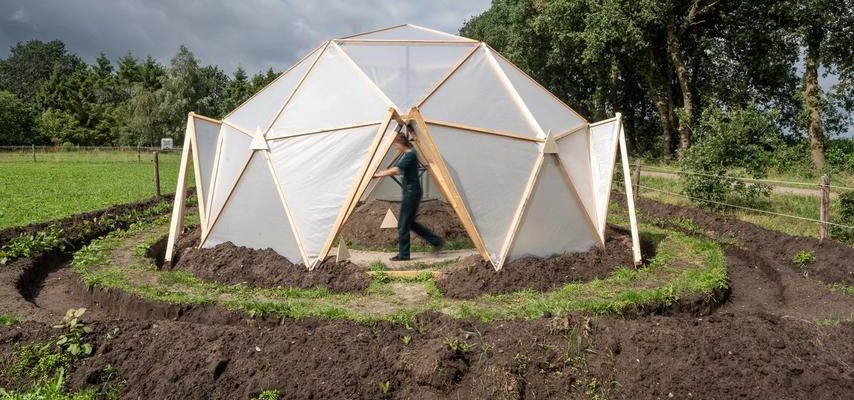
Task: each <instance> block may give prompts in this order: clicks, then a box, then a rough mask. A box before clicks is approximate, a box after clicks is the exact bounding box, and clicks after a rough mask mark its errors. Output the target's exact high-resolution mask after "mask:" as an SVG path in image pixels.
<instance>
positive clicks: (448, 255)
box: [332, 249, 477, 271]
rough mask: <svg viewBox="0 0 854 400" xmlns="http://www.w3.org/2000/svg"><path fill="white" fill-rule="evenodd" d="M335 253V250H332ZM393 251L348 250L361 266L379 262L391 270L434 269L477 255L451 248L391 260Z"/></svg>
mask: <svg viewBox="0 0 854 400" xmlns="http://www.w3.org/2000/svg"><path fill="white" fill-rule="evenodd" d="M332 254H335V251H333V252H332ZM393 255H394V253H387V252H382V251H366V250H350V261H351V262H353V263H354V264H356V265H359V266H362V267H370V266H371V264H375V263H377V262H381V263H383V264H385V266H386V268H388V269H390V270H393V271H401V270H411V269H435V268H441V267H443V266H445V265H447V264H450V263H454V262H456V261H459V260H460V259H461V258H466V257H469V256H473V255H477V250H475V249H470V250H452V251H441V252H436V253H431V252H426V253H418V252H417V253H412V254H411V259H410V260H409V261H391V260H389V258H390V257H391V256H393Z"/></svg>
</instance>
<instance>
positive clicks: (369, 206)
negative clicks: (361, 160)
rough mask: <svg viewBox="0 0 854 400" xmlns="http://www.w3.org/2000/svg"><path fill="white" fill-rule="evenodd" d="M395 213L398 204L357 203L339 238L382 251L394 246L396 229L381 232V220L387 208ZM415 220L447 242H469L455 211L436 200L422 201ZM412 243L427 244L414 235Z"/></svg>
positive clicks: (377, 201) (398, 207)
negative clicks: (381, 249)
mask: <svg viewBox="0 0 854 400" xmlns="http://www.w3.org/2000/svg"><path fill="white" fill-rule="evenodd" d="M389 208H391V211H392V212H393V213H394V216H395V218H397V213H398V212H399V211H400V203H397V202H391V201H382V200H373V201H369V202H367V203H363V204H360V205H359V207H357V208H356V211H355V212H353V215H352V216H350V219H349V220H347V224H346V225H344V231H343V234H342V237H343V238H344V239H346V240H347V241H348V243H353V244H354V245H357V246H365V247H373V248H382V247H390V246H397V230H395V229H380V225H381V224H382V221H383V218H384V217H385V214H386V212H387V211H388V209H389ZM416 219H417V220H418V222H419V223H421V224H422V225H424V226H426V227H428V228H430V230H432V231H433V232H434V233H436V234H437V235H439V236H441V237H442V238H444V239H445V240H446V241H450V242H453V241H461V240H469V237H468V234H467V233H466V230H465V228H464V227H463V225H462V223H460V219H459V218H458V217H457V214H456V213H455V212H454V209H453V208H451V206H450V205H449V204H447V203H445V202H442V201H439V200H425V201H423V202H422V203H421V205H420V206H419V207H418V214H417V216H416ZM413 237H414V239H415V241H417V242H419V243H423V244H426V242H425V241H424V240H423V239H421V238H420V237H417V236H415V235H413Z"/></svg>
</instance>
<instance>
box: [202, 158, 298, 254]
mask: <svg viewBox="0 0 854 400" xmlns="http://www.w3.org/2000/svg"><path fill="white" fill-rule="evenodd" d="M225 242H231V243H234V244H235V245H238V246H244V247H249V248H253V249H267V248H270V249H273V250H274V251H275V252H276V253H279V254H281V255H282V256H284V257H285V258H287V259H288V261H290V262H292V263H295V264H298V263H301V262H302V256H301V255H300V251H299V245H297V241H296V239H295V238H294V233H293V229H292V228H291V224H290V221H289V220H288V216H287V213H286V212H285V208H284V206H283V205H282V198H281V197H280V196H279V193H278V191H277V190H276V184H275V180H274V179H273V175H272V173H271V171H270V167H269V164H268V163H267V160H266V159H265V157H264V154H263V152H260V151H256V152H255V153H254V154H253V155H252V159H251V160H250V161H249V164H248V165H247V167H246V171H245V172H244V173H243V175H242V176H241V177H240V180H239V181H238V182H237V186H236V187H235V189H234V193H233V194H232V195H231V197H230V198H229V199H228V201H227V203H226V205H225V207H224V208H223V210H222V213H221V214H220V216H219V219H218V220H217V222H216V225H215V226H214V227H213V230H211V233H210V234H209V235H208V238H207V240H205V243H204V245H203V246H202V247H206V248H207V247H213V246H216V245H218V244H220V243H225Z"/></svg>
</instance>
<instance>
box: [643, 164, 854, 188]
mask: <svg viewBox="0 0 854 400" xmlns="http://www.w3.org/2000/svg"><path fill="white" fill-rule="evenodd" d="M643 168H644V169H646V170H650V171H655V172H663V173H668V174H673V175H694V176H704V177H709V178H721V179H723V178H727V179H733V180H737V181H742V182H755V183H766V184H770V185H785V186H809V187H817V188H821V187H822V185H821V184H820V183H814V182H796V181H782V180H774V179H754V178H742V177H739V176H732V175H724V176H721V175H714V174H704V173H701V172H692V171H682V170H673V169H668V168H659V167H651V166H643ZM827 187H828V188H831V189H838V190H844V191H849V190H854V188H852V187H847V186H838V185H827Z"/></svg>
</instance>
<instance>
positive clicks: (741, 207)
mask: <svg viewBox="0 0 854 400" xmlns="http://www.w3.org/2000/svg"><path fill="white" fill-rule="evenodd" d="M637 186H638V187H640V188H641V189H644V190H652V191H654V192H659V193H664V194H668V195H671V196H679V197H684V198H687V199H691V200H694V201H700V202H705V203H709V204H716V205H720V206H725V207H731V208H737V209H740V210H746V211H752V212H757V213H761V214H769V215H774V216H778V217H785V218H793V219H798V220H801V221H809V222H815V223H819V224H820V223H822V221H821V220H818V219H815V218H807V217H802V216H799V215H790V214H784V213H778V212H774V211H768V210H761V209H758V208H752V207H746V206H740V205H736V204H729V203H724V202H720V201H715V200H709V199H701V198H699V197H694V196H689V195H686V194H683V193H676V192H671V191H668V190H663V189H658V188H654V187H651V186H644V185H637ZM824 223H826V224H827V225H830V226H836V227H840V228H845V229H854V226H849V225H843V224H837V223H835V222H830V221H825V222H824Z"/></svg>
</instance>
